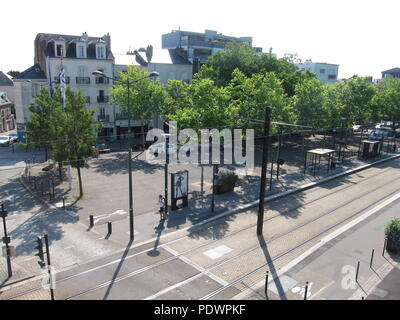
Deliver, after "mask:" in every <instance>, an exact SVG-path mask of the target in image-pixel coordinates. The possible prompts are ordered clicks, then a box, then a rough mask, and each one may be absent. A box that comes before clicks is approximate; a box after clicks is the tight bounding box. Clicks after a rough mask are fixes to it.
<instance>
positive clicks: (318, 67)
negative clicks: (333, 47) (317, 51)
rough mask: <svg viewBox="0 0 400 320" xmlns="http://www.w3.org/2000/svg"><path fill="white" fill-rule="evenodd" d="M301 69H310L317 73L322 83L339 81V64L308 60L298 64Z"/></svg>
mask: <svg viewBox="0 0 400 320" xmlns="http://www.w3.org/2000/svg"><path fill="white" fill-rule="evenodd" d="M296 66H297V67H299V69H303V70H310V71H311V72H314V73H315V74H316V75H317V78H318V80H319V81H321V82H322V83H327V84H334V83H336V82H338V73H339V65H338V64H331V63H324V62H312V61H311V60H306V61H305V62H304V63H298V64H296Z"/></svg>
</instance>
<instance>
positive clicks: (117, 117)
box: [115, 113, 129, 120]
mask: <svg viewBox="0 0 400 320" xmlns="http://www.w3.org/2000/svg"><path fill="white" fill-rule="evenodd" d="M128 119H129V116H128V114H126V113H117V114H116V115H115V120H128Z"/></svg>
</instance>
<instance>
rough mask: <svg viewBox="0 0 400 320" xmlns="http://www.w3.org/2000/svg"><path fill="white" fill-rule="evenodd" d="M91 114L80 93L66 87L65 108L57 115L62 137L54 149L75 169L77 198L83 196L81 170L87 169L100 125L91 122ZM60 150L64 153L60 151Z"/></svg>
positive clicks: (92, 112)
mask: <svg viewBox="0 0 400 320" xmlns="http://www.w3.org/2000/svg"><path fill="white" fill-rule="evenodd" d="M93 114H94V110H87V109H86V100H85V97H84V96H83V94H82V92H80V91H78V92H74V91H73V90H71V89H70V88H69V87H68V88H67V90H66V106H65V109H64V110H63V112H62V113H60V114H59V121H61V122H62V127H63V128H62V130H63V132H64V136H60V137H59V139H58V140H57V141H58V143H59V144H58V145H57V146H56V147H55V149H56V150H57V151H59V152H60V154H59V156H60V157H64V156H65V155H67V156H68V159H69V161H70V163H71V166H72V167H73V168H76V169H77V172H78V180H79V197H82V196H83V187H82V176H81V168H88V167H89V165H88V163H87V160H88V159H89V157H91V156H92V154H93V148H92V146H93V145H94V144H95V143H96V139H97V132H98V131H99V130H100V128H101V124H98V123H94V122H93ZM63 138H64V139H63ZM62 148H63V149H64V151H60V150H61V149H62ZM61 152H62V153H61Z"/></svg>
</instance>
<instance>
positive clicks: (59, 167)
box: [58, 162, 63, 181]
mask: <svg viewBox="0 0 400 320" xmlns="http://www.w3.org/2000/svg"><path fill="white" fill-rule="evenodd" d="M58 177H59V178H60V181H63V178H62V163H61V162H59V163H58Z"/></svg>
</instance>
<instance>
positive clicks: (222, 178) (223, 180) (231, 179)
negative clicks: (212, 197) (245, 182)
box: [215, 171, 239, 186]
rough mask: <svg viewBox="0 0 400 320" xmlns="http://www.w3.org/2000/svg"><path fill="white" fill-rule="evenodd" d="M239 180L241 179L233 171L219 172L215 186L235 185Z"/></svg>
mask: <svg viewBox="0 0 400 320" xmlns="http://www.w3.org/2000/svg"><path fill="white" fill-rule="evenodd" d="M238 180H239V177H238V175H237V174H236V173H234V172H233V171H219V172H218V176H217V178H216V180H215V185H217V186H225V185H235V183H236V182H237V181H238Z"/></svg>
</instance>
